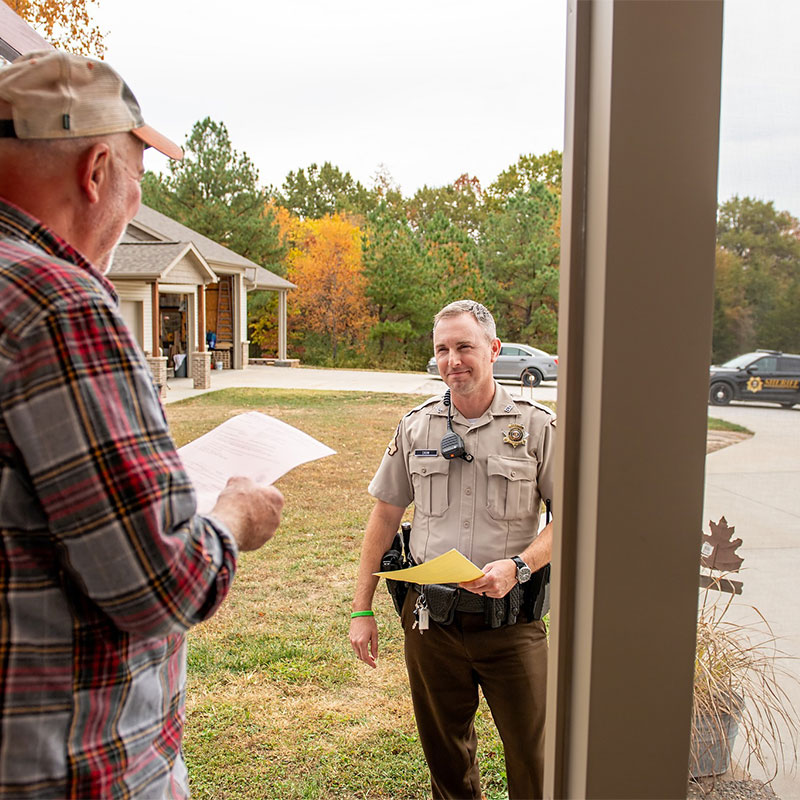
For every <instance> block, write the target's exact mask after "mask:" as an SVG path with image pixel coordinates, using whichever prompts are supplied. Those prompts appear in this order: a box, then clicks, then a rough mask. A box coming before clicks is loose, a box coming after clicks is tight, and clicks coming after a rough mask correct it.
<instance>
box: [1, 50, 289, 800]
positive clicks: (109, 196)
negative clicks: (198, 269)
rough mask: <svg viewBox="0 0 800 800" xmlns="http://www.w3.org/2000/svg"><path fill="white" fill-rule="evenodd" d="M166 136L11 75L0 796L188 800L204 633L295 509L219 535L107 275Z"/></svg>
mask: <svg viewBox="0 0 800 800" xmlns="http://www.w3.org/2000/svg"><path fill="white" fill-rule="evenodd" d="M147 146H153V147H155V148H157V149H159V150H161V152H163V153H165V154H166V155H168V156H170V157H172V158H180V157H181V151H180V148H178V147H177V146H176V145H174V144H173V143H172V142H170V141H169V140H168V139H166V138H165V137H163V136H161V135H160V134H158V133H157V132H156V131H154V130H153V129H152V128H149V127H148V126H146V125H145V124H144V122H143V120H142V116H141V112H140V109H139V105H138V104H137V102H136V99H135V98H134V96H133V94H132V93H131V91H130V89H129V88H128V87H127V85H126V84H125V83H124V82H123V81H122V79H121V78H120V77H119V75H117V74H116V73H115V72H114V71H113V70H112V69H111V68H110V67H108V66H107V65H106V64H104V63H102V62H98V61H92V60H90V59H87V58H83V57H78V56H73V55H68V54H65V53H59V52H56V51H47V52H41V53H31V54H29V55H27V56H23V57H22V58H20V59H17V60H16V61H15V62H14V63H13V64H12V65H10V66H7V67H5V68H3V69H0V398H1V400H0V414H2V416H1V417H0V530H1V531H2V539H0V797H15V798H20V797H22V798H24V797H31V798H32V797H36V798H51V797H52V798H66V797H70V798H90V797H142V798H144V797H147V798H161V797H186V796H188V789H187V780H186V770H185V767H184V764H183V761H182V758H181V735H182V728H183V721H184V691H185V670H186V663H185V647H186V645H185V638H184V632H185V631H186V630H187V629H188V628H189V627H190V626H191V625H194V624H195V623H197V622H200V621H201V620H204V619H206V618H208V617H209V616H211V615H212V614H213V613H214V611H215V610H216V608H217V607H218V606H219V604H220V603H221V602H222V600H223V599H224V597H225V595H226V593H227V591H228V589H229V587H230V584H231V581H232V579H233V574H234V571H235V566H236V557H237V551H238V550H252V549H255V548H258V547H260V546H261V545H262V544H263V543H264V542H265V541H266V540H267V539H269V538H270V537H271V536H272V535H273V533H274V531H275V529H276V528H277V526H278V523H279V521H280V514H281V509H282V506H283V498H282V496H281V494H280V492H278V491H277V490H276V489H274V488H272V487H258V486H255V485H254V484H253V483H252V482H251V481H249V480H246V479H244V478H237V479H232V480H231V481H230V482H229V484H228V486H227V487H226V489H225V490H224V491H223V492H222V493H221V494H220V496H219V498H218V501H217V504H216V506H215V508H214V509H213V511H212V512H211V514H210V515H208V516H199V515H198V514H197V513H196V503H195V494H194V491H193V488H192V485H191V482H190V481H189V478H188V477H187V475H186V473H185V472H184V470H183V467H182V465H181V461H180V458H179V457H178V454H177V453H176V451H175V446H174V444H173V442H172V440H171V438H170V435H169V433H168V430H167V425H166V421H165V419H164V413H163V410H162V408H161V404H160V401H159V398H158V395H157V394H156V390H155V388H154V386H153V382H152V378H151V376H150V373H149V370H148V366H147V363H146V362H145V360H144V358H143V357H142V354H141V353H140V351H139V348H138V346H137V345H136V343H135V341H134V340H133V338H132V336H131V333H130V332H129V331H128V329H127V328H126V326H125V324H124V322H123V320H122V318H121V316H120V314H119V312H118V309H117V299H116V295H115V294H114V289H113V287H112V286H111V284H110V283H109V282H108V281H107V280H106V279H105V278H104V277H103V272H104V271H105V270H106V269H107V267H108V265H109V264H110V261H111V257H112V253H113V250H114V247H115V245H116V243H117V242H118V240H119V239H120V236H121V235H122V233H123V231H124V230H125V226H126V225H127V224H128V222H129V221H130V220H131V218H132V217H133V216H134V214H135V213H136V211H137V209H138V207H139V201H140V188H139V182H140V180H141V177H142V174H143V167H142V153H143V150H144V148H145V147H147Z"/></svg>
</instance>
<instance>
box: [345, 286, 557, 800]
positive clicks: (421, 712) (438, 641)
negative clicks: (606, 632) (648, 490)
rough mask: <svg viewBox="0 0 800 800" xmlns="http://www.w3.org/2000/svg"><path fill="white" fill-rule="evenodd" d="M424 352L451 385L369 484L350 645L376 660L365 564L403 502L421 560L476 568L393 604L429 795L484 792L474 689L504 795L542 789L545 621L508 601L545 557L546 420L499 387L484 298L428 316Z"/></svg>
mask: <svg viewBox="0 0 800 800" xmlns="http://www.w3.org/2000/svg"><path fill="white" fill-rule="evenodd" d="M433 347H434V354H435V356H436V361H437V364H438V367H439V374H440V375H441V376H442V378H443V380H444V382H445V383H446V384H447V386H448V389H449V392H448V393H446V394H445V396H444V397H442V396H438V397H434V398H432V399H431V400H429V401H427V402H426V403H423V404H422V405H420V406H418V407H417V408H415V409H414V410H412V411H410V412H409V413H408V414H406V416H405V417H403V419H402V420H401V421H400V424H399V425H398V427H397V431H396V432H395V435H394V437H393V439H392V440H391V442H390V443H389V446H388V447H387V449H386V453H385V455H384V457H383V460H382V461H381V465H380V467H379V468H378V471H377V473H376V474H375V477H374V478H373V480H372V482H371V483H370V485H369V492H370V494H372V495H373V496H374V497H375V498H376V499H377V502H376V504H375V506H374V508H373V510H372V513H371V515H370V518H369V521H368V523H367V529H366V533H365V536H364V543H363V546H362V551H361V560H360V564H359V572H358V581H357V586H356V591H355V597H354V600H353V607H352V609H353V611H352V619H351V624H350V643H351V645H352V647H353V650H354V651H355V653H356V656H357V657H358V658H359V659H361V660H362V661H363V662H364V663H365V664H367V665H369V666H370V667H375V666H376V662H377V657H378V629H377V625H376V623H375V618H374V615H373V613H372V609H371V606H372V599H373V595H374V592H375V588H376V585H377V578H375V577H374V576H373V573H374V572H376V571H378V570H379V568H380V567H379V565H380V562H381V556H382V555H383V553H384V552H385V551H386V550H387V549H388V548H389V546H390V545H391V542H392V540H393V537H394V535H395V533H396V531H397V528H398V525H399V524H400V521H401V519H402V517H403V514H404V512H405V509H406V508H407V507H408V506H409V505H410V504H411V503H412V502H413V503H414V520H413V525H412V531H411V553H412V556H413V559H414V561H415V562H416V563H417V564H420V563H423V562H425V561H429V560H431V559H433V558H435V557H436V556H440V555H442V554H443V553H446V552H447V551H449V550H450V549H451V548H456V549H457V550H458V551H460V552H461V553H463V554H464V555H465V556H467V557H468V558H469V559H470V560H472V561H473V562H474V563H475V564H477V565H478V566H480V567H481V568H482V570H483V572H484V575H483V577H481V578H478V579H477V580H474V581H471V582H469V583H462V584H459V585H458V587H456V586H455V585H451V586H448V585H444V586H442V587H440V586H424V587H421V586H414V585H412V586H411V589H410V591H409V592H408V594H407V596H406V599H405V603H404V605H403V608H402V614H401V619H402V624H403V629H404V632H405V658H406V667H407V670H408V677H409V682H410V685H411V695H412V699H413V703H414V713H415V716H416V721H417V728H418V731H419V737H420V742H421V743H422V747H423V751H424V753H425V758H426V760H427V762H428V768H429V769H430V773H431V787H432V790H433V796H434V797H435V798H476V800H477V799H478V798H480V797H481V788H480V779H479V774H478V766H477V762H476V757H475V753H476V746H477V738H476V734H475V727H474V718H475V712H476V710H477V707H478V687H479V686H480V687H481V689H482V691H483V694H484V696H485V697H486V700H487V702H488V704H489V707H490V708H491V711H492V716H493V718H494V721H495V724H496V725H497V728H498V731H499V733H500V736H501V738H502V740H503V744H504V749H505V758H506V774H507V777H508V792H509V797H510V798H539V797H541V796H542V783H543V781H542V775H543V758H544V755H543V738H544V718H545V695H546V677H547V640H546V637H545V628H544V623H543V622H542V621H541V619H535V618H534V619H532V618H531V617H535V616H537V615H536V614H533V613H531V608H530V607H528V608H525V604H524V603H523V607H522V608H519V604H518V603H514V602H512V601H511V600H510V598H512V597H515V596H516V597H519V596H520V595H522V594H523V592H521V591H520V589H521V588H522V587H524V584H526V583H527V582H528V581H529V580H530V577H531V574H532V573H535V574H541V573H538V572H537V571H539V570H540V569H541V568H542V567H543V566H544V565H546V564H549V562H550V550H551V543H552V523H550V524H548V525H546V526H545V527H544V528H543V530H542V531H541V533H539V534H538V535H537V530H538V527H539V525H538V522H539V514H540V508H541V506H542V503H543V501H546V502H547V503H548V504H549V502H550V498H551V497H552V491H553V458H554V455H553V454H554V442H555V417H554V415H553V414H552V412H551V411H550V410H549V409H547V408H545V407H544V406H540V405H538V404H536V403H534V402H533V401H529V400H523V399H520V398H513V399H512V398H511V396H510V395H509V394H508V392H506V390H505V389H504V388H503V387H502V386H500V385H499V384H498V383H496V382H495V380H494V378H493V375H492V364H493V363H494V361H495V360H496V359H497V356H498V355H499V353H500V340H499V339H498V338H497V335H496V332H495V323H494V319H493V318H492V315H491V314H490V313H489V311H488V310H487V309H486V308H485V307H484V306H482V305H481V304H480V303H476V302H473V301H471V300H459V301H457V302H455V303H451V304H450V305H448V306H445V307H444V308H443V309H442V310H441V311H440V312H439V313H438V314H437V315H436V317H435V319H434V326H433ZM448 395H449V397H448ZM448 400H449V403H450V404H449V405H447V404H446V403H447V401H448ZM451 433H452V434H455V437H453V436H452V435H450V434H451ZM443 439H444V440H445V441H444V442H443V441H442V440H443ZM454 442H455V445H456V446H455V449H454V447H453V445H454ZM443 450H444V451H445V452H444V453H443V452H442V451H443ZM446 456H447V457H446ZM434 601H435V602H434ZM498 609H499V610H500V615H499V617H498V615H497V613H496V612H497V610H498ZM437 619H438V620H440V621H438V622H437V621H436V620H437Z"/></svg>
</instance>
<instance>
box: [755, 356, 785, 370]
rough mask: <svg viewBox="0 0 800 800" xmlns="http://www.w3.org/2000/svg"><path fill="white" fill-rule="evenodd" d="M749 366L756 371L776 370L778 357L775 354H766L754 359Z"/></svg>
mask: <svg viewBox="0 0 800 800" xmlns="http://www.w3.org/2000/svg"><path fill="white" fill-rule="evenodd" d="M750 368H752V369H754V370H755V371H756V372H776V371H777V369H778V359H777V358H775V356H767V357H766V358H759V359H758V360H757V361H754V362H753V363H752V364H751V365H750Z"/></svg>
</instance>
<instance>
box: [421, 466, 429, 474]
mask: <svg viewBox="0 0 800 800" xmlns="http://www.w3.org/2000/svg"><path fill="white" fill-rule="evenodd" d="M427 471H428V470H427V469H426V468H425V467H423V468H422V469H421V470H420V472H421V473H422V474H423V475H424V474H425V473H426V472H427Z"/></svg>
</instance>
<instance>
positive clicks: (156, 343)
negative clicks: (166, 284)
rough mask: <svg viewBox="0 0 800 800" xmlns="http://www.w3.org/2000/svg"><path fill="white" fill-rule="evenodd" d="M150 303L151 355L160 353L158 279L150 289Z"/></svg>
mask: <svg viewBox="0 0 800 800" xmlns="http://www.w3.org/2000/svg"><path fill="white" fill-rule="evenodd" d="M150 297H151V304H152V306H153V311H152V318H153V355H154V356H160V355H161V311H160V309H159V304H158V281H153V286H152V291H151V294H150Z"/></svg>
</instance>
